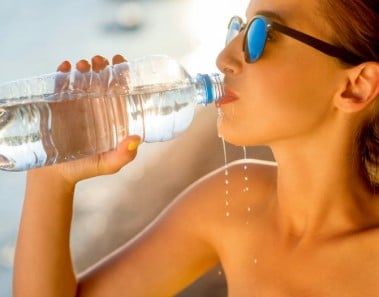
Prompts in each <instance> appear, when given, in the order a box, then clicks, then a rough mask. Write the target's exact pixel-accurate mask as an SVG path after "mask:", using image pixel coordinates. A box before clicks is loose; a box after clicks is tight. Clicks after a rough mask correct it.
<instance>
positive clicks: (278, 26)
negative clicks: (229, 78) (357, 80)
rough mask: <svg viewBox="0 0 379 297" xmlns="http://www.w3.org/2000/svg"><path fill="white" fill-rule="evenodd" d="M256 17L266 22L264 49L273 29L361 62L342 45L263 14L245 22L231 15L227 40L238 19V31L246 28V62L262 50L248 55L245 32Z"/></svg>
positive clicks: (345, 58) (352, 60) (348, 60)
mask: <svg viewBox="0 0 379 297" xmlns="http://www.w3.org/2000/svg"><path fill="white" fill-rule="evenodd" d="M257 19H261V20H263V22H264V23H265V24H266V36H265V41H264V45H263V49H264V46H265V44H266V41H267V36H268V34H267V33H268V32H269V31H270V30H275V31H278V32H280V33H282V34H284V35H287V36H289V37H291V38H293V39H296V40H297V41H300V42H302V43H304V44H307V45H308V46H311V47H313V48H314V49H316V50H318V51H320V52H322V53H324V54H326V55H328V56H331V57H335V58H338V59H340V60H341V61H343V62H345V63H347V64H349V65H357V64H360V63H362V62H363V60H362V58H360V57H358V56H357V55H355V54H353V53H351V52H349V51H348V50H346V49H344V48H342V47H338V46H335V45H332V44H330V43H327V42H325V41H323V40H320V39H318V38H315V37H313V36H311V35H308V34H305V33H303V32H300V31H298V30H295V29H292V28H290V27H287V26H285V25H282V24H280V23H277V22H275V21H273V20H271V19H270V18H269V17H266V16H263V15H256V16H255V17H253V18H252V19H251V20H250V21H249V22H248V23H247V24H246V23H244V22H243V20H242V19H241V18H240V17H239V16H233V17H232V18H231V19H230V21H229V25H228V38H227V42H230V41H231V40H232V39H231V38H230V34H231V33H230V30H231V28H230V27H231V25H232V23H235V22H236V21H238V23H239V25H240V29H239V32H241V31H242V30H244V29H245V28H246V31H245V35H244V41H243V51H244V53H245V60H246V62H247V63H254V62H256V61H257V60H258V59H259V58H260V57H261V56H262V54H263V50H262V53H260V55H259V56H258V57H257V58H256V59H255V60H252V59H251V58H250V56H249V49H248V45H247V32H248V31H249V29H250V27H251V25H252V24H253V22H254V21H255V20H257Z"/></svg>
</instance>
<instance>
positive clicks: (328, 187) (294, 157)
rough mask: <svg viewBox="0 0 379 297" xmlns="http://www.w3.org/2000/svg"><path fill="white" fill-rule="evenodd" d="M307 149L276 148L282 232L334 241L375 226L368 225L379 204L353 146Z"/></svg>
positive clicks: (302, 147) (294, 145)
mask: <svg viewBox="0 0 379 297" xmlns="http://www.w3.org/2000/svg"><path fill="white" fill-rule="evenodd" d="M337 139H338V138H337ZM301 143H302V146H299V145H297V144H293V145H292V146H288V143H287V145H286V149H285V150H284V149H280V148H275V147H273V152H274V155H275V158H276V161H277V163H278V178H277V209H276V210H277V212H278V216H277V217H278V220H279V221H278V223H279V226H281V227H280V229H281V231H283V233H284V234H289V235H291V236H296V237H304V236H306V235H307V234H308V235H310V234H315V233H317V234H318V235H320V234H324V235H325V236H330V235H331V234H337V233H339V234H341V233H345V232H351V231H352V230H353V229H355V230H356V228H361V227H362V226H365V225H369V224H371V223H372V220H369V221H367V219H368V218H369V217H370V218H372V213H373V209H374V208H375V209H376V210H377V209H378V208H377V207H373V205H372V204H373V203H374V204H377V203H376V201H375V200H377V199H372V197H373V194H372V193H371V192H370V191H369V190H368V188H367V186H366V184H365V182H364V180H363V178H362V177H361V176H360V174H359V170H358V169H357V168H359V167H358V165H357V164H358V160H357V159H356V157H355V154H354V153H353V151H352V149H351V148H352V147H353V144H347V143H345V144H341V141H340V139H339V140H338V141H331V142H330V143H329V145H326V144H325V143H323V145H322V146H321V145H318V146H317V145H315V144H312V143H308V144H309V145H308V146H307V145H304V142H301ZM333 144H334V145H333ZM368 213H370V214H369V215H368ZM376 213H378V212H376Z"/></svg>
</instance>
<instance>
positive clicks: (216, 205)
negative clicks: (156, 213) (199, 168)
mask: <svg viewBox="0 0 379 297" xmlns="http://www.w3.org/2000/svg"><path fill="white" fill-rule="evenodd" d="M275 184H276V163H274V162H269V161H263V160H255V159H249V160H240V161H235V162H233V163H230V164H229V165H228V166H227V167H220V168H218V169H216V170H215V171H213V172H211V173H209V174H208V175H206V176H204V177H203V178H201V179H199V180H198V181H197V182H195V183H194V184H192V185H191V186H190V187H188V188H187V189H186V190H185V191H184V192H183V193H182V194H181V195H180V196H179V197H178V198H177V199H176V200H175V201H174V203H173V204H172V205H171V207H170V208H169V209H168V211H169V212H173V213H176V215H175V217H177V218H178V217H180V218H181V219H184V218H185V219H186V220H187V222H191V223H190V224H191V226H192V229H193V230H197V232H199V233H203V234H202V235H203V236H204V237H209V235H210V234H212V233H217V232H218V231H217V232H216V230H218V229H219V228H220V226H221V228H222V222H223V221H224V220H225V217H228V216H229V215H230V219H231V218H232V215H233V217H234V218H235V219H238V220H240V219H244V214H245V213H246V211H248V210H258V209H264V208H265V206H266V205H267V203H268V201H269V199H267V198H268V197H269V196H270V195H272V192H273V190H274V187H275ZM220 223H221V224H220Z"/></svg>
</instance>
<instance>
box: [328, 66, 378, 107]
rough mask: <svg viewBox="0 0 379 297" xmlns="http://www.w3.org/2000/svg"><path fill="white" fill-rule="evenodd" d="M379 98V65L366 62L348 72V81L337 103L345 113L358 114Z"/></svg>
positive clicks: (337, 97)
mask: <svg viewBox="0 0 379 297" xmlns="http://www.w3.org/2000/svg"><path fill="white" fill-rule="evenodd" d="M378 97H379V63H376V62H366V63H362V64H360V65H358V66H356V67H354V68H350V69H348V70H347V81H346V82H345V85H344V86H343V88H342V90H341V92H340V93H339V95H338V96H336V101H335V103H336V106H337V107H338V108H339V109H341V110H343V111H345V112H357V111H360V110H362V109H364V108H365V107H366V106H368V105H369V104H370V103H371V102H372V101H374V100H375V99H379V98H378Z"/></svg>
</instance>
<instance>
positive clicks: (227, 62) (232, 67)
mask: <svg viewBox="0 0 379 297" xmlns="http://www.w3.org/2000/svg"><path fill="white" fill-rule="evenodd" d="M242 39H243V38H242V34H239V35H238V36H237V37H236V38H234V39H233V40H232V41H231V42H230V43H229V44H227V45H226V46H225V47H224V49H223V50H222V51H221V52H220V53H219V55H218V56H217V59H216V65H217V67H218V69H219V70H220V71H221V72H222V73H224V74H229V75H233V74H234V75H235V74H238V73H240V72H241V71H242V67H243V64H244V55H243V51H242Z"/></svg>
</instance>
